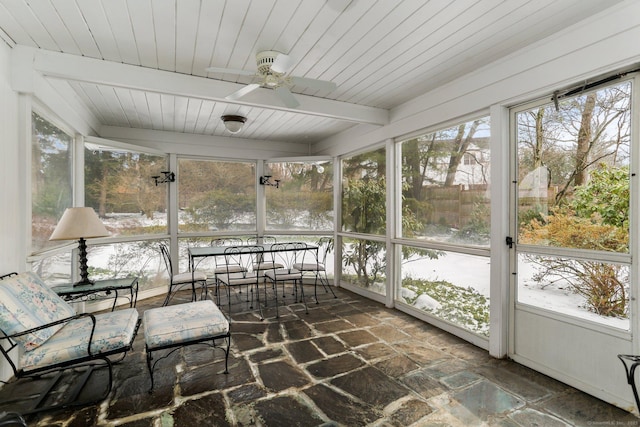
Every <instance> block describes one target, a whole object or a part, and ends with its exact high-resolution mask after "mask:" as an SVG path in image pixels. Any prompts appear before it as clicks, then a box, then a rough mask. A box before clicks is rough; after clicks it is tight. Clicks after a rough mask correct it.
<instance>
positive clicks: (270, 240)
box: [247, 236, 278, 245]
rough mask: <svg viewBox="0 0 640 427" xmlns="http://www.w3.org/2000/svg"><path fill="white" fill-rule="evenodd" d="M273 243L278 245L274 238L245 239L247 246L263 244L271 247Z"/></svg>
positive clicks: (252, 237) (251, 237)
mask: <svg viewBox="0 0 640 427" xmlns="http://www.w3.org/2000/svg"><path fill="white" fill-rule="evenodd" d="M274 243H278V239H276V238H275V236H262V237H259V236H250V237H247V244H248V245H260V244H265V245H272V244H274Z"/></svg>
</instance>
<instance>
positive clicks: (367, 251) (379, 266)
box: [341, 147, 387, 295]
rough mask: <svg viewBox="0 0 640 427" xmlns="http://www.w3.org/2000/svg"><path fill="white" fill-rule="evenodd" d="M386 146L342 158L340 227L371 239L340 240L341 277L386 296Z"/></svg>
mask: <svg viewBox="0 0 640 427" xmlns="http://www.w3.org/2000/svg"><path fill="white" fill-rule="evenodd" d="M386 191H387V185H386V149H385V148H384V147H382V148H380V149H377V150H375V151H368V152H365V153H362V154H358V155H355V156H352V157H347V158H344V159H342V230H343V231H344V232H353V233H358V234H369V235H371V238H370V239H362V238H343V239H342V276H341V277H342V280H343V281H345V282H347V283H351V284H353V285H356V286H358V287H361V288H364V289H367V290H368V291H371V292H375V293H377V294H382V295H386V281H387V278H386V266H387V256H386V244H385V239H384V237H382V236H385V235H386V233H387V218H386V215H387V200H386Z"/></svg>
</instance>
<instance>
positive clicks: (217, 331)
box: [142, 300, 229, 350]
mask: <svg viewBox="0 0 640 427" xmlns="http://www.w3.org/2000/svg"><path fill="white" fill-rule="evenodd" d="M142 319H143V325H144V340H145V343H146V345H147V350H154V349H157V348H163V347H165V348H166V347H172V346H178V345H182V344H184V343H188V342H192V341H202V340H206V339H211V338H214V337H218V336H224V335H226V334H228V333H229V322H228V321H227V319H226V318H225V317H224V314H222V312H221V311H220V309H219V308H218V307H217V306H216V305H215V304H214V303H213V301H211V300H203V301H196V302H190V303H186V304H178V305H171V306H166V307H158V308H152V309H149V310H146V311H145V312H144V315H143V317H142Z"/></svg>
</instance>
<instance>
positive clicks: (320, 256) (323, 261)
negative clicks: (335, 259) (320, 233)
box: [293, 237, 337, 304]
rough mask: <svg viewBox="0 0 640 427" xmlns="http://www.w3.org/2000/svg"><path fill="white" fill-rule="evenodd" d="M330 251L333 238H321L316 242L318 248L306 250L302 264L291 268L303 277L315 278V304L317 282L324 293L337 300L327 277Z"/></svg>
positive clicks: (297, 263)
mask: <svg viewBox="0 0 640 427" xmlns="http://www.w3.org/2000/svg"><path fill="white" fill-rule="evenodd" d="M332 251H333V238H332V237H321V238H320V240H318V248H317V249H314V250H308V253H307V256H306V257H305V260H304V262H296V263H295V264H293V268H295V269H297V270H300V271H301V272H302V274H303V275H305V274H313V275H314V276H315V280H314V282H313V295H314V297H315V299H316V304H319V303H320V302H319V301H318V281H320V284H321V285H322V287H323V288H324V291H325V292H326V293H329V291H331V293H332V294H333V297H334V298H337V296H336V294H335V292H333V289H332V287H331V285H330V284H329V278H328V277H327V255H328V254H329V253H330V252H332Z"/></svg>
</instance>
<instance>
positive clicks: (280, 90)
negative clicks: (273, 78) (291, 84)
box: [274, 86, 300, 108]
mask: <svg viewBox="0 0 640 427" xmlns="http://www.w3.org/2000/svg"><path fill="white" fill-rule="evenodd" d="M274 91H275V92H276V95H277V96H278V98H280V100H281V101H282V103H283V104H284V105H285V106H286V107H289V108H296V107H298V106H299V105H300V103H299V102H298V100H297V99H296V97H295V96H293V94H292V93H291V91H290V90H289V88H287V87H284V86H280V87H277V88H275V89H274Z"/></svg>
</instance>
